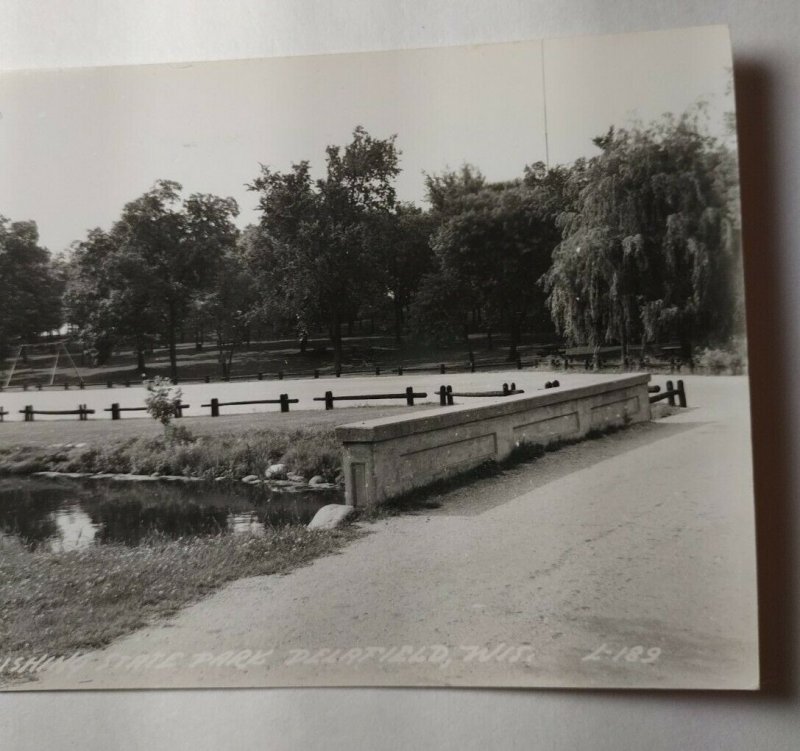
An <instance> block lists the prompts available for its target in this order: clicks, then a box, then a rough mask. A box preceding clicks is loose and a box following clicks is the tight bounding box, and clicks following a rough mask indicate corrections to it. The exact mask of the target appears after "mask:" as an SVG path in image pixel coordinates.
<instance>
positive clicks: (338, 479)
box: [334, 472, 344, 485]
mask: <svg viewBox="0 0 800 751" xmlns="http://www.w3.org/2000/svg"><path fill="white" fill-rule="evenodd" d="M334 482H335V483H336V484H337V485H344V475H343V474H342V473H341V472H337V473H336V478H335V479H334Z"/></svg>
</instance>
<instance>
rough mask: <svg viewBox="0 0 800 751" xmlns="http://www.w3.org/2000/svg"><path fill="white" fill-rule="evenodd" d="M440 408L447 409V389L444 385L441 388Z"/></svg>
mask: <svg viewBox="0 0 800 751" xmlns="http://www.w3.org/2000/svg"><path fill="white" fill-rule="evenodd" d="M439 406H440V407H446V406H447V387H446V386H444V384H442V385H441V386H439Z"/></svg>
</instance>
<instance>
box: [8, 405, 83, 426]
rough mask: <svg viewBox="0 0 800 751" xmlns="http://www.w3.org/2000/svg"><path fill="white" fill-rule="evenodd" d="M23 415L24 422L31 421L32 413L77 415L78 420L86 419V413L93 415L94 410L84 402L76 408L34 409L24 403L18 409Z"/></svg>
mask: <svg viewBox="0 0 800 751" xmlns="http://www.w3.org/2000/svg"><path fill="white" fill-rule="evenodd" d="M19 413H20V414H21V415H24V418H23V421H24V422H33V418H34V415H78V419H79V420H86V419H87V418H88V415H93V414H94V410H93V409H88V408H87V407H86V405H85V404H79V405H78V409H55V410H53V409H34V408H33V405H31V404H26V405H25V408H24V409H21V410H20V411H19Z"/></svg>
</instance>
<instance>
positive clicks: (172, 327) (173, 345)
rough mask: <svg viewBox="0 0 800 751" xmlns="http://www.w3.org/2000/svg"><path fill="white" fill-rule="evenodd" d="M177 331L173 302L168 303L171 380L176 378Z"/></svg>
mask: <svg viewBox="0 0 800 751" xmlns="http://www.w3.org/2000/svg"><path fill="white" fill-rule="evenodd" d="M177 332H178V326H177V314H176V311H175V303H170V304H169V375H170V378H172V380H173V381H177V380H178V347H177V341H176V336H177Z"/></svg>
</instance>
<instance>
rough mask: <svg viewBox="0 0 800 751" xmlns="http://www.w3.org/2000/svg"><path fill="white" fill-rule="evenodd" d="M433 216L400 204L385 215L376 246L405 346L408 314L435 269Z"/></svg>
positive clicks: (397, 331)
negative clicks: (404, 331) (423, 284)
mask: <svg viewBox="0 0 800 751" xmlns="http://www.w3.org/2000/svg"><path fill="white" fill-rule="evenodd" d="M434 226H435V225H434V221H433V219H432V217H431V215H430V214H429V213H427V212H423V211H422V210H421V209H419V208H418V207H416V206H414V205H413V204H410V203H398V204H397V207H396V209H395V211H393V212H391V213H385V214H384V215H382V217H381V218H380V220H379V221H378V223H377V226H376V231H375V234H374V243H375V245H377V247H378V250H379V252H380V254H381V258H382V273H383V279H384V284H385V287H386V294H387V296H388V298H389V299H390V300H391V304H392V309H393V311H394V334H395V340H396V341H397V343H398V344H401V343H402V337H403V327H404V325H405V319H406V313H407V311H408V308H409V306H410V305H411V303H412V302H413V300H414V297H415V295H416V293H417V290H418V288H419V286H420V282H421V280H422V278H423V276H425V274H426V273H429V272H430V271H432V270H433V268H434V264H435V258H434V255H433V250H432V249H431V245H430V238H431V233H432V231H433V228H434Z"/></svg>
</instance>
